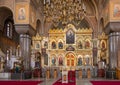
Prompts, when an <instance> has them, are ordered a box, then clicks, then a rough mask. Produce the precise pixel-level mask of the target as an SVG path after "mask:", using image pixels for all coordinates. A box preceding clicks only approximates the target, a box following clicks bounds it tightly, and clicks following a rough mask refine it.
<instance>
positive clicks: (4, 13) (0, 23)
mask: <svg viewBox="0 0 120 85" xmlns="http://www.w3.org/2000/svg"><path fill="white" fill-rule="evenodd" d="M8 18H11V19H12V20H13V12H12V10H11V9H9V8H8V7H5V6H2V7H0V30H3V28H4V23H5V20H6V19H8ZM13 21H14V20H13Z"/></svg>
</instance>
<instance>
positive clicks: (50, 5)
mask: <svg viewBox="0 0 120 85" xmlns="http://www.w3.org/2000/svg"><path fill="white" fill-rule="evenodd" d="M85 14H86V6H85V4H84V0H44V16H45V19H46V21H47V22H52V23H53V24H54V25H57V24H58V23H59V22H62V24H63V25H65V24H67V23H68V22H71V21H73V22H74V23H76V24H79V23H80V21H81V20H82V19H83V18H84V16H85Z"/></svg>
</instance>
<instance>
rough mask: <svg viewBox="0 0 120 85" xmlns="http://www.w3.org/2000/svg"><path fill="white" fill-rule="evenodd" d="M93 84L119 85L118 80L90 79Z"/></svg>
mask: <svg viewBox="0 0 120 85" xmlns="http://www.w3.org/2000/svg"><path fill="white" fill-rule="evenodd" d="M90 82H91V83H92V84H93V85H120V81H113V80H110V81H90Z"/></svg>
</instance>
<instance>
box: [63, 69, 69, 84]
mask: <svg viewBox="0 0 120 85" xmlns="http://www.w3.org/2000/svg"><path fill="white" fill-rule="evenodd" d="M62 83H68V71H67V70H62Z"/></svg>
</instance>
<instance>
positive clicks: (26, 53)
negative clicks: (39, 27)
mask: <svg viewBox="0 0 120 85" xmlns="http://www.w3.org/2000/svg"><path fill="white" fill-rule="evenodd" d="M30 47H31V37H30V36H29V35H27V34H20V49H21V57H22V58H23V66H24V70H25V71H29V70H30V64H31V62H30V61H31V59H30V58H31V57H30V56H31V55H30V54H31V50H30Z"/></svg>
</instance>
